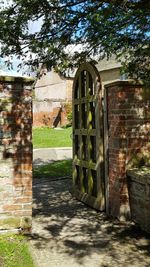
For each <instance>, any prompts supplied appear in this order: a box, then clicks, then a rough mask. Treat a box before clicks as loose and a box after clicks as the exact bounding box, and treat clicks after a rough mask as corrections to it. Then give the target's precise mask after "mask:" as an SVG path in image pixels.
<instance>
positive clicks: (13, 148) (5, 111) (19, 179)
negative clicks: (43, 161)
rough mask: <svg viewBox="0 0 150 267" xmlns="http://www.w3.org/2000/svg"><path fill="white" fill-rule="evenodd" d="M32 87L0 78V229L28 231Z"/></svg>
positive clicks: (24, 81) (19, 80)
mask: <svg viewBox="0 0 150 267" xmlns="http://www.w3.org/2000/svg"><path fill="white" fill-rule="evenodd" d="M32 83H33V80H31V79H24V78H17V77H16V78H14V77H0V229H13V228H23V229H28V230H29V229H30V228H31V217H32V92H31V88H32Z"/></svg>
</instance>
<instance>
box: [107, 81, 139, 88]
mask: <svg viewBox="0 0 150 267" xmlns="http://www.w3.org/2000/svg"><path fill="white" fill-rule="evenodd" d="M119 85H120V86H139V87H141V86H142V85H143V83H142V82H141V81H135V80H132V79H129V80H116V81H113V82H110V83H108V84H105V85H104V87H105V88H108V87H112V86H119Z"/></svg>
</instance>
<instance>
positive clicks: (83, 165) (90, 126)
mask: <svg viewBox="0 0 150 267" xmlns="http://www.w3.org/2000/svg"><path fill="white" fill-rule="evenodd" d="M73 140H74V142H73V186H74V193H75V196H76V197H77V198H78V199H79V200H81V201H83V202H84V203H86V204H88V205H90V206H92V207H93V208H95V209H98V210H104V209H105V193H104V190H105V189H104V167H103V166H104V163H103V158H104V157H103V114H102V96H101V83H100V76H99V73H98V71H97V69H96V68H95V66H93V65H92V64H89V63H85V64H82V65H81V66H80V67H79V69H78V70H77V73H76V75H75V79H74V85H73Z"/></svg>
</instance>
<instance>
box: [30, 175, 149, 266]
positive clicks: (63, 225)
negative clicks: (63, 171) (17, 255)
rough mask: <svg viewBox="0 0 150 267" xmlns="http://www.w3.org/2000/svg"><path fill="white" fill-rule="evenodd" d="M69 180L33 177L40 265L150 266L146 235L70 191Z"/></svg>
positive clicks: (36, 248) (35, 244)
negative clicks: (93, 207)
mask: <svg viewBox="0 0 150 267" xmlns="http://www.w3.org/2000/svg"><path fill="white" fill-rule="evenodd" d="M71 187H72V185H71V180H70V179H61V180H60V179H59V180H57V179H51V180H50V179H49V180H48V179H47V180H46V179H45V180H44V179H43V180H42V181H40V180H39V179H34V184H33V199H34V206H33V234H32V239H31V240H30V243H31V249H32V253H33V256H34V258H35V260H36V263H37V266H40V267H51V266H52V267H55V266H59V267H64V266H65V267H70V266H71V267H78V266H83V267H89V266H90V267H114V266H117V267H123V266H125V267H127V266H130V267H131V266H132V267H134V266H135V267H149V266H150V235H148V234H146V233H145V232H143V231H141V230H140V229H139V228H138V227H137V226H135V225H134V224H131V223H130V224H123V223H118V222H117V221H116V222H112V221H110V220H108V219H107V217H106V216H105V214H104V213H100V212H97V211H95V210H93V209H91V208H89V207H87V206H85V205H84V204H82V203H80V202H78V201H77V200H76V199H75V198H74V197H72V195H71Z"/></svg>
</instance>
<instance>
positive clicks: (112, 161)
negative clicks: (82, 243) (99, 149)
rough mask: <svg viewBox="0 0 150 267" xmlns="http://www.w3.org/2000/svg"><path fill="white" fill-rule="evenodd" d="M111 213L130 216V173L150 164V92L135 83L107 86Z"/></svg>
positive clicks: (107, 151)
mask: <svg viewBox="0 0 150 267" xmlns="http://www.w3.org/2000/svg"><path fill="white" fill-rule="evenodd" d="M105 101H106V103H107V108H106V110H107V115H106V117H107V119H106V118H105V122H106V123H105V124H107V125H105V128H106V129H105V131H106V133H107V134H108V135H107V137H108V138H107V137H106V136H105V144H106V148H105V152H106V155H107V158H106V160H107V162H108V166H107V167H108V168H107V172H108V173H107V175H108V184H107V188H106V192H107V193H106V194H107V197H108V199H109V200H108V204H107V206H108V207H107V209H108V211H107V212H108V213H109V214H110V215H112V216H113V217H118V218H120V219H125V218H127V217H129V216H130V208H129V197H128V189H127V177H126V171H127V169H129V168H131V167H140V166H142V165H145V164H149V163H150V153H149V151H150V93H149V90H148V89H144V88H142V86H141V85H135V84H134V83H133V82H127V81H118V82H114V83H111V84H108V85H106V86H105Z"/></svg>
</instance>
